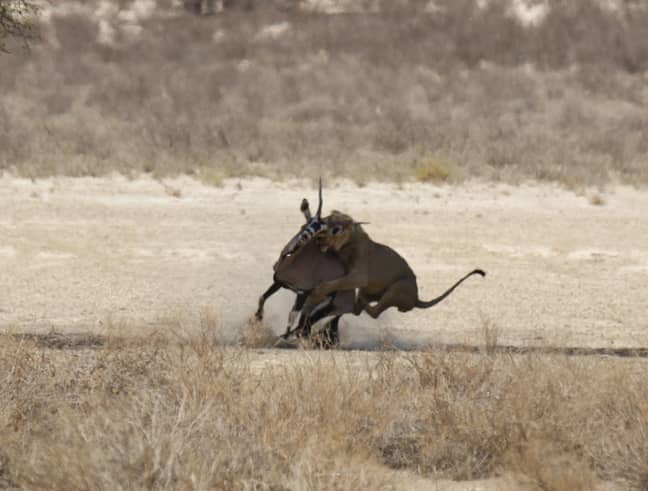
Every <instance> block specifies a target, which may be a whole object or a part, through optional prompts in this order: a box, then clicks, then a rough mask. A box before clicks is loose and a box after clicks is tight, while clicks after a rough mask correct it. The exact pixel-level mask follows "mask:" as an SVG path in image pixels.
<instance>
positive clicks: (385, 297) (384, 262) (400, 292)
mask: <svg viewBox="0 0 648 491" xmlns="http://www.w3.org/2000/svg"><path fill="white" fill-rule="evenodd" d="M324 221H325V222H326V225H327V228H326V230H325V231H324V232H322V233H321V234H320V235H318V236H317V237H316V239H315V240H316V241H317V243H318V245H319V246H320V248H321V250H322V251H323V252H327V251H334V252H336V253H337V255H338V256H339V257H340V259H341V260H342V262H343V263H344V265H345V266H346V269H347V274H346V275H345V276H342V277H340V278H336V279H333V280H329V281H325V282H323V283H322V284H320V285H319V286H318V287H317V288H316V289H315V290H314V291H313V292H312V293H311V295H310V296H309V298H308V299H307V301H306V306H305V308H304V310H305V311H306V312H308V311H309V309H312V308H313V306H315V305H317V304H318V303H320V302H321V301H322V300H323V299H325V298H326V297H327V296H329V295H331V294H332V293H334V292H338V291H352V290H355V289H357V290H358V293H357V297H356V304H355V308H354V313H355V314H356V315H359V314H360V313H361V312H362V311H363V310H364V311H365V312H367V313H368V314H369V315H370V316H371V317H373V318H374V319H375V318H377V317H378V316H379V315H380V314H381V313H382V312H384V311H385V310H386V309H388V308H389V307H396V308H397V309H398V310H399V311H400V312H407V311H409V310H412V309H413V308H414V307H418V308H429V307H432V306H433V305H436V304H437V303H439V302H440V301H442V300H443V299H444V298H446V297H447V296H448V295H449V294H450V293H452V291H453V290H454V289H455V288H456V287H457V286H459V284H461V282H463V281H464V280H465V279H466V278H468V277H469V276H471V275H473V274H479V275H481V276H485V273H484V272H483V271H482V270H480V269H476V270H474V271H471V272H470V273H468V274H467V275H466V276H464V277H463V278H461V279H460V280H459V281H458V282H457V283H455V284H454V285H453V286H452V287H451V288H449V289H448V290H447V291H446V292H445V293H443V294H442V295H440V296H439V297H437V298H435V299H432V300H430V301H427V302H425V301H422V300H420V299H419V298H418V285H417V283H416V275H415V274H414V272H413V271H412V269H411V268H410V266H409V264H407V261H405V259H403V258H402V257H401V256H400V255H399V254H398V253H397V252H396V251H394V250H393V249H392V248H390V247H388V246H386V245H383V244H379V243H377V242H374V241H373V240H371V238H370V237H369V235H367V233H366V232H365V231H364V229H363V228H362V225H360V224H359V223H357V222H355V221H354V220H353V219H352V218H351V217H350V216H348V215H345V214H343V213H340V212H337V211H334V212H333V213H332V214H331V215H329V216H328V217H326V218H325V219H324ZM371 302H377V303H376V304H375V305H370V303H371Z"/></svg>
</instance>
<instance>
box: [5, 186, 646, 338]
mask: <svg viewBox="0 0 648 491" xmlns="http://www.w3.org/2000/svg"><path fill="white" fill-rule="evenodd" d="M302 197H308V198H309V199H310V200H311V201H315V200H316V191H315V189H314V188H313V186H312V185H311V183H307V182H303V181H290V182H284V183H278V182H272V181H269V180H265V179H247V180H240V181H239V180H228V181H226V182H225V184H224V185H223V186H222V187H210V186H205V185H203V184H200V183H198V182H197V181H194V180H192V179H189V178H178V179H174V180H164V181H159V180H153V179H149V178H141V179H136V180H127V179H125V178H121V177H113V178H76V179H72V178H48V179H42V180H40V179H39V180H35V181H32V180H27V179H16V178H13V177H10V176H6V175H5V176H4V177H3V178H2V179H0V203H1V206H0V277H2V281H1V282H0V326H1V328H2V329H3V331H5V332H9V331H11V332H14V333H21V332H28V333H47V332H49V331H51V330H56V331H57V332H62V333H78V332H87V333H92V334H107V333H108V334H109V333H110V332H109V331H110V329H111V328H114V327H115V326H128V328H129V329H134V330H137V329H143V328H145V327H146V326H153V327H155V326H156V325H162V324H164V323H165V322H168V321H169V320H172V321H173V322H174V323H175V324H176V325H180V326H181V327H182V328H183V329H187V330H191V329H193V328H195V327H197V326H199V324H200V319H201V318H204V317H205V316H216V317H218V318H219V320H220V321H222V323H223V324H224V325H225V326H227V328H228V330H229V332H230V333H231V336H232V339H235V338H236V336H237V333H239V332H240V330H241V328H242V327H243V326H244V325H245V324H246V323H247V321H248V319H249V318H250V316H251V315H252V313H253V312H254V310H255V307H256V301H257V298H258V296H259V295H260V294H261V293H262V291H263V290H264V289H265V288H266V287H267V286H269V284H270V282H271V278H272V264H273V262H274V261H275V259H276V257H277V254H278V252H279V251H280V249H281V247H282V246H283V245H284V243H285V242H286V241H287V240H288V239H289V238H290V237H291V236H292V235H293V234H294V233H295V232H296V231H297V229H298V227H299V226H300V224H301V222H302V220H303V218H302V217H301V215H300V213H299V209H298V207H299V203H300V201H301V199H302ZM334 208H335V209H339V210H342V211H344V212H346V213H349V214H351V215H352V216H353V217H355V218H357V219H358V220H363V221H368V222H371V224H370V225H367V226H366V230H367V231H368V232H369V234H370V235H371V236H372V237H373V238H374V239H375V240H377V241H379V242H383V243H386V244H389V245H390V246H392V247H393V248H395V249H396V250H397V251H399V252H400V253H401V254H402V255H403V256H404V257H405V258H406V259H407V260H408V261H409V263H410V265H411V266H412V267H413V269H414V270H415V272H416V273H417V277H418V281H419V287H420V295H421V297H422V298H424V299H427V298H431V297H433V296H436V295H438V294H439V293H440V292H442V291H443V290H445V288H447V287H448V286H449V285H451V284H452V283H453V282H454V281H455V280H456V279H457V278H459V277H460V276H462V275H463V274H464V273H465V272H467V271H469V270H471V269H473V268H475V267H480V268H483V269H484V270H486V271H487V273H488V276H487V277H486V278H485V279H481V278H478V277H477V278H471V279H470V280H469V281H467V282H466V283H465V284H464V285H462V286H461V287H460V288H459V289H458V290H457V291H456V292H455V293H454V294H453V295H452V296H451V297H450V298H448V299H447V300H446V301H444V302H443V303H442V304H441V305H439V306H438V307H435V308H433V309H430V310H417V311H413V312H409V313H406V314H402V313H398V312H396V311H392V310H390V311H387V312H386V313H385V314H384V315H383V316H382V317H381V319H380V320H379V321H374V320H372V319H370V318H368V317H367V318H365V317H364V316H362V317H360V318H352V317H349V316H347V317H346V318H343V321H342V324H341V325H342V328H341V334H342V346H343V347H345V348H350V349H354V348H373V347H378V346H380V345H382V344H384V343H386V342H387V343H392V344H396V345H397V346H400V347H403V348H406V347H412V346H414V347H416V346H418V345H421V344H426V343H442V344H443V343H445V344H453V345H468V346H479V345H481V344H483V343H484V342H485V337H486V333H490V334H489V335H490V336H491V338H492V337H493V336H494V337H495V338H496V341H497V343H498V344H499V345H505V346H517V347H583V348H602V347H603V348H641V347H646V346H648V319H647V318H646V315H645V305H646V301H647V300H648V293H647V291H646V287H645V285H646V276H647V274H648V240H647V239H648V214H646V212H645V210H647V209H648V192H646V191H638V190H635V189H632V188H628V187H618V188H615V189H611V190H609V191H606V192H605V193H604V194H603V195H600V193H599V194H597V193H594V192H593V191H592V192H588V191H585V192H583V193H580V194H576V193H574V192H571V191H567V190H564V189H561V188H559V187H556V186H553V185H527V186H521V187H512V186H508V185H504V184H487V183H481V182H468V183H466V184H464V185H461V186H456V187H453V186H445V185H444V186H433V185H429V184H404V185H396V184H369V185H367V186H364V187H357V186H355V185H353V184H350V183H349V182H346V181H339V182H335V183H331V182H327V183H325V190H324V213H327V212H329V211H330V210H332V209H334ZM291 301H292V294H291V293H289V292H284V293H281V294H278V295H277V296H275V297H272V298H271V299H270V300H269V302H268V303H267V316H266V321H265V322H266V324H267V325H269V326H270V327H272V328H273V329H274V331H275V332H277V333H278V332H280V331H281V330H282V329H283V326H284V322H285V320H286V315H287V311H288V307H289V305H290V302H291ZM134 334H135V333H134ZM491 340H492V339H491Z"/></svg>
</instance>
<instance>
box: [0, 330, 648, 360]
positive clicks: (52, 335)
mask: <svg viewBox="0 0 648 491" xmlns="http://www.w3.org/2000/svg"><path fill="white" fill-rule="evenodd" d="M5 336H11V337H13V338H14V339H16V340H18V341H28V342H32V343H34V344H35V345H36V346H37V347H39V348H45V349H56V350H75V349H101V348H104V347H106V346H107V345H110V346H120V345H132V344H134V343H133V341H134V339H133V340H130V341H129V339H128V338H125V337H115V336H103V335H98V334H93V333H86V332H76V333H62V332H59V331H50V332H48V333H45V334H41V333H16V334H4V335H0V338H1V337H5ZM159 341H160V340H159V339H158V342H159ZM167 342H168V343H169V344H173V343H177V342H178V340H172V339H168V340H167ZM231 345H234V343H232V344H231ZM276 349H303V346H301V345H299V344H298V343H296V342H284V343H282V344H280V345H279V346H277V348H276ZM339 350H341V351H410V352H414V351H428V352H429V351H444V352H449V353H452V352H456V353H483V354H514V355H528V354H540V355H565V356H615V357H629V358H648V348H624V347H617V348H586V347H578V346H514V345H496V346H488V347H486V346H483V345H482V346H480V345H471V344H467V343H432V342H421V341H420V340H419V341H418V342H416V340H415V339H412V337H411V336H407V337H404V338H400V337H398V336H396V335H394V334H393V333H390V334H388V335H383V336H380V337H377V336H375V337H373V338H368V337H366V336H363V337H361V338H355V339H351V340H348V339H347V340H346V341H345V340H343V341H342V344H341V346H340V348H339Z"/></svg>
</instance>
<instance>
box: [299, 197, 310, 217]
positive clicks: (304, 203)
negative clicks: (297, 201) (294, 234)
mask: <svg viewBox="0 0 648 491" xmlns="http://www.w3.org/2000/svg"><path fill="white" fill-rule="evenodd" d="M299 209H300V210H301V212H302V213H303V214H304V217H305V218H306V221H307V222H308V221H310V219H311V218H312V217H313V215H311V211H310V205H309V204H308V200H307V199H306V198H304V199H303V200H302V202H301V206H300V207H299Z"/></svg>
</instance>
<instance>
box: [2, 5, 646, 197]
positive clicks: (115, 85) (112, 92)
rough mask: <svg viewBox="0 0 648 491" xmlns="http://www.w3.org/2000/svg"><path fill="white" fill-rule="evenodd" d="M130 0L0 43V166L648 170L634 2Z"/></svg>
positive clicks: (642, 22) (161, 170) (459, 172)
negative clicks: (520, 9)
mask: <svg viewBox="0 0 648 491" xmlns="http://www.w3.org/2000/svg"><path fill="white" fill-rule="evenodd" d="M150 3H151V2H148V3H147V2H141V1H140V2H120V3H119V5H118V6H113V7H111V8H106V7H105V5H103V4H100V3H99V2H74V1H72V2H67V3H66V5H68V8H66V9H63V8H60V9H59V10H56V9H54V10H53V13H51V14H50V15H48V16H47V19H46V20H44V21H43V22H44V25H43V26H42V28H41V37H42V38H43V42H42V43H41V44H36V45H34V46H33V47H32V50H31V51H29V52H25V51H24V50H21V49H13V50H12V54H10V55H3V56H2V57H0V169H5V170H9V171H12V172H14V173H17V174H21V175H26V176H33V177H37V176H48V175H55V174H66V175H103V174H108V173H111V172H113V171H117V172H121V173H124V174H128V175H133V174H139V173H141V172H152V173H154V174H156V175H173V174H178V173H188V174H194V175H196V176H198V177H199V178H201V179H202V180H204V181H205V182H210V183H213V184H218V183H219V182H220V180H221V179H222V178H224V177H227V176H240V175H263V176H269V177H272V178H282V177H287V176H314V175H319V174H324V175H333V174H334V175H338V176H346V177H350V178H353V179H355V180H356V181H358V182H360V183H362V182H366V181H368V180H393V179H396V180H403V179H417V178H418V179H421V180H433V181H450V182H453V181H460V180H463V179H466V178H471V177H482V178H487V179H494V180H504V181H509V182H519V181H520V180H524V179H536V180H549V181H558V182H561V183H563V184H566V185H568V186H579V185H582V184H585V185H604V184H605V183H608V182H622V183H630V184H636V185H640V184H645V183H646V182H648V132H647V131H646V128H648V110H647V107H646V105H647V103H648V83H647V82H648V78H647V77H648V71H647V70H648V10H647V9H646V8H645V6H644V5H643V4H642V3H640V2H625V3H624V2H617V3H609V4H608V3H603V2H602V3H598V2H596V1H594V0H570V1H559V0H549V1H548V2H546V3H545V4H546V5H547V6H548V8H547V10H546V11H545V15H544V16H540V17H539V20H537V22H536V23H535V24H533V23H531V24H529V25H526V26H525V25H523V23H522V22H521V21H520V20H519V19H518V18H516V17H515V16H513V15H512V14H511V12H510V8H511V4H510V2H505V1H498V0H494V1H491V2H488V3H487V4H486V6H485V7H478V6H477V4H476V2H473V1H468V0H459V1H457V0H452V1H450V0H448V1H445V0H444V1H437V2H435V5H436V7H435V8H430V7H429V6H427V5H428V2H416V1H413V0H412V1H406V2H382V7H383V8H382V9H378V10H376V9H375V8H374V9H373V10H372V12H366V11H362V8H361V7H363V6H364V7H367V6H369V7H375V6H376V4H380V2H358V3H357V5H358V8H357V9H355V10H352V11H347V12H345V13H340V14H336V15H328V14H323V13H321V12H316V11H315V12H314V11H308V10H305V9H303V8H298V7H297V6H295V5H297V4H298V2H279V1H276V2H261V3H257V4H256V5H254V4H253V3H251V2H247V4H249V5H248V7H249V8H246V9H236V8H230V9H227V10H226V11H225V12H222V13H220V14H217V15H212V16H196V15H192V14H190V13H188V12H187V11H185V10H184V9H182V8H181V7H173V6H172V5H171V4H170V3H169V2H162V1H160V2H153V5H154V6H155V8H154V9H152V10H151V9H150V8H149V11H147V12H148V13H147V15H144V14H141V12H140V11H141V10H143V8H142V7H141V5H144V4H146V5H148V7H150ZM349 4H350V3H349V2H347V3H346V5H349ZM146 5H145V6H146ZM611 5H616V7H614V8H612V7H611ZM426 6H427V10H426V9H425V8H424V7H426ZM136 7H137V8H136ZM129 8H130V9H131V10H128V9H129ZM138 8H139V10H138ZM102 9H103V10H102ZM129 12H130V13H129ZM138 12H140V14H138ZM127 14H128V15H127ZM138 15H139V17H138Z"/></svg>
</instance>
